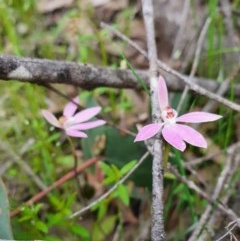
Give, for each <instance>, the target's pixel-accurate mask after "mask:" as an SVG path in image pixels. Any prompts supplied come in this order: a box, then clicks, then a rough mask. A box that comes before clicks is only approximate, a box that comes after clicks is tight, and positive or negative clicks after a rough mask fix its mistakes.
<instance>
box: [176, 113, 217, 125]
mask: <svg viewBox="0 0 240 241" xmlns="http://www.w3.org/2000/svg"><path fill="white" fill-rule="evenodd" d="M220 118H222V116H221V115H216V114H211V113H208V112H201V111H196V112H191V113H187V114H184V115H181V116H179V117H177V118H176V121H177V122H189V123H202V122H209V121H215V120H218V119H220Z"/></svg>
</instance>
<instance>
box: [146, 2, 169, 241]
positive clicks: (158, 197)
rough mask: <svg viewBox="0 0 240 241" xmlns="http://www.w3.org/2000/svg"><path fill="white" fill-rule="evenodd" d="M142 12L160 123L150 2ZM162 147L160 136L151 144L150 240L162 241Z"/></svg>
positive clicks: (153, 102)
mask: <svg viewBox="0 0 240 241" xmlns="http://www.w3.org/2000/svg"><path fill="white" fill-rule="evenodd" d="M142 11H143V18H144V23H145V29H146V38H147V47H148V59H149V71H150V93H151V107H152V121H153V123H160V109H159V102H158V92H157V90H158V84H157V83H158V67H157V47H156V42H155V32H154V17H153V3H152V0H142ZM163 175H164V173H163V145H162V139H161V138H160V135H158V136H157V137H156V138H155V139H154V143H153V164H152V178H153V180H152V229H151V240H152V241H163V240H164V239H165V231H164V213H163V212H164V211H163V209H164V208H163V207H164V202H163V193H164V192H163Z"/></svg>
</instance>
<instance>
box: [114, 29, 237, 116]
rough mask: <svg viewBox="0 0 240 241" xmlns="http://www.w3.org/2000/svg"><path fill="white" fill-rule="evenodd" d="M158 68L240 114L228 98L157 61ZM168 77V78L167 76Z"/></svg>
mask: <svg viewBox="0 0 240 241" xmlns="http://www.w3.org/2000/svg"><path fill="white" fill-rule="evenodd" d="M112 31H113V32H114V34H116V35H117V36H118V37H119V38H121V39H123V40H124V41H126V42H127V43H128V44H129V45H130V46H132V47H133V48H135V49H136V50H138V51H139V53H141V54H142V55H143V56H144V57H146V58H148V59H149V56H148V54H147V52H146V51H144V50H143V49H142V48H141V47H139V46H138V45H137V44H136V43H135V42H133V41H132V40H130V39H129V38H127V37H126V36H124V35H122V34H121V33H120V32H119V31H117V30H116V29H112ZM157 64H158V67H159V68H160V69H162V70H163V71H164V72H165V73H168V74H170V75H172V76H174V77H176V78H178V79H180V80H182V81H183V82H184V83H185V84H186V85H188V86H189V88H190V89H191V90H193V91H195V92H197V93H198V94H200V95H203V96H206V97H207V98H209V99H211V100H214V101H217V102H219V103H221V104H223V105H225V106H227V107H229V108H231V109H233V110H236V111H238V112H240V105H238V104H236V103H234V102H232V101H229V100H227V99H226V98H223V97H221V96H219V95H217V94H215V93H213V92H211V91H209V89H205V88H202V87H201V86H199V85H198V84H197V83H194V82H192V81H190V80H189V79H188V77H186V76H184V75H182V74H181V73H179V72H178V71H176V70H174V69H172V68H171V67H170V66H168V65H167V64H165V63H163V62H162V61H160V60H158V61H157ZM165 77H166V76H165ZM167 79H168V77H167Z"/></svg>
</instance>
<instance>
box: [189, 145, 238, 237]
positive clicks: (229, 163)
mask: <svg viewBox="0 0 240 241" xmlns="http://www.w3.org/2000/svg"><path fill="white" fill-rule="evenodd" d="M239 147H240V143H239V142H238V143H236V144H235V145H233V146H232V147H231V148H229V149H228V158H227V160H226V164H225V165H224V168H223V170H222V172H221V174H220V176H219V177H218V180H217V182H216V187H215V188H214V192H213V195H212V199H213V200H216V201H217V200H219V197H220V194H221V193H222V191H223V190H224V189H226V188H227V189H230V188H229V186H230V185H229V183H230V181H231V178H232V177H233V175H234V173H235V172H236V170H237V169H238V168H239V162H240V154H239V151H238V150H239ZM230 190H231V189H230ZM229 197H230V192H229V193H225V194H224V198H222V199H221V201H222V203H223V204H224V205H225V204H226V203H227V201H228V199H229ZM212 211H213V207H212V205H211V204H209V205H208V206H207V208H206V209H205V212H204V213H203V215H202V217H201V219H200V221H199V224H198V225H197V229H196V230H195V231H194V232H193V234H192V236H191V238H190V239H189V241H195V240H207V239H208V238H207V233H206V232H202V233H201V231H202V230H203V228H204V227H207V229H208V230H210V232H211V233H214V224H215V223H216V221H217V220H218V217H217V212H215V213H213V214H212V215H210V214H211V213H212ZM204 217H205V218H204ZM198 236H199V237H198ZM197 237H198V239H197Z"/></svg>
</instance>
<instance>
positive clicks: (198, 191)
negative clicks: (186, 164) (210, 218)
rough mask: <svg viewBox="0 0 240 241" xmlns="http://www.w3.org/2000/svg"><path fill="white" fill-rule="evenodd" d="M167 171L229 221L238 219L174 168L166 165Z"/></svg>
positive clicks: (230, 210)
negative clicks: (224, 215)
mask: <svg viewBox="0 0 240 241" xmlns="http://www.w3.org/2000/svg"><path fill="white" fill-rule="evenodd" d="M168 167H169V170H170V171H171V172H172V173H173V174H174V175H175V176H176V177H177V178H178V179H179V180H180V181H181V182H183V183H184V184H186V185H187V186H188V188H190V189H192V190H193V191H195V192H196V193H197V194H198V195H199V196H201V197H202V198H204V199H205V200H207V201H208V202H209V203H211V205H213V206H216V207H217V208H218V209H219V210H221V211H222V212H223V213H224V214H226V215H227V216H228V217H229V219H231V220H236V219H238V215H237V214H236V213H235V212H234V211H233V210H232V209H230V208H228V207H226V206H225V205H223V204H222V203H221V202H218V201H216V200H213V199H212V198H211V197H210V196H209V195H208V194H207V193H206V192H204V191H203V190H202V189H201V188H199V187H198V186H197V185H196V184H195V183H194V182H193V181H190V180H188V179H187V178H186V177H184V176H182V175H181V174H180V173H179V172H178V171H177V169H176V168H175V167H174V166H171V165H170V164H169V165H168Z"/></svg>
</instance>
